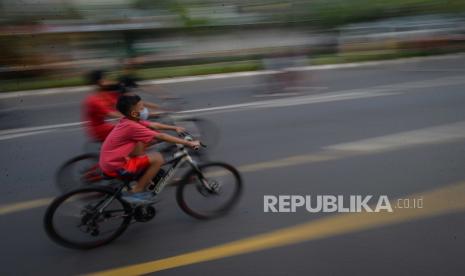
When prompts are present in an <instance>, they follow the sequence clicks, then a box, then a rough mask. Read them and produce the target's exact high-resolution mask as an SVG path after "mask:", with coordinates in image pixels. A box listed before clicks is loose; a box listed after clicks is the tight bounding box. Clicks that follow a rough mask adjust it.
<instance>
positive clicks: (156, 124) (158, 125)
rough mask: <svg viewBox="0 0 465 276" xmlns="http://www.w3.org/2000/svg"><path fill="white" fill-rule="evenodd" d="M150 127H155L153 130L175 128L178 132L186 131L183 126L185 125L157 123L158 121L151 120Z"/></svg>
mask: <svg viewBox="0 0 465 276" xmlns="http://www.w3.org/2000/svg"><path fill="white" fill-rule="evenodd" d="M148 127H149V128H151V129H153V130H173V131H176V132H177V133H180V132H183V131H186V129H185V128H183V127H177V126H171V125H165V124H162V123H156V122H150V123H149V124H148Z"/></svg>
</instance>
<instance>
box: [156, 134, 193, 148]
mask: <svg viewBox="0 0 465 276" xmlns="http://www.w3.org/2000/svg"><path fill="white" fill-rule="evenodd" d="M155 138H156V139H158V140H162V141H165V142H168V143H173V144H181V145H184V146H188V147H191V148H198V147H199V146H200V142H199V141H186V140H184V139H180V138H177V137H174V136H171V135H168V134H165V133H159V134H158V135H157V136H156V137H155Z"/></svg>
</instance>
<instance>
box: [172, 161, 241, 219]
mask: <svg viewBox="0 0 465 276" xmlns="http://www.w3.org/2000/svg"><path fill="white" fill-rule="evenodd" d="M241 193H242V179H241V176H240V174H239V172H238V171H237V170H236V169H235V168H234V167H233V166H231V165H228V164H225V163H218V162H215V163H207V164H203V165H200V166H199V171H197V170H194V169H192V170H191V171H189V172H188V173H187V174H186V175H185V177H184V178H183V180H182V181H181V184H180V185H179V186H178V188H177V192H176V199H177V202H178V204H179V206H180V207H181V209H182V210H183V211H184V212H186V213H187V214H188V215H190V216H193V217H195V218H198V219H211V218H216V217H219V216H222V215H225V214H226V213H227V212H229V211H230V210H231V209H232V207H233V206H234V205H235V204H236V203H237V202H238V200H239V198H240V195H241Z"/></svg>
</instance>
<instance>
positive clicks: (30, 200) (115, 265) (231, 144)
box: [0, 56, 465, 275]
mask: <svg viewBox="0 0 465 276" xmlns="http://www.w3.org/2000/svg"><path fill="white" fill-rule="evenodd" d="M464 73H465V56H454V57H444V58H440V59H433V60H425V61H416V62H407V63H395V64H380V65H373V66H363V67H355V68H342V69H331V70H317V71H307V72H305V73H303V75H304V78H305V81H304V82H303V84H302V87H301V88H300V89H298V92H299V93H297V94H292V95H287V96H281V97H257V95H261V94H262V93H264V92H266V89H267V88H266V85H264V82H263V80H264V79H266V78H264V77H263V76H245V77H236V78H226V79H215V80H204V81H197V82H184V83H173V84H166V85H163V88H165V89H167V90H169V91H171V92H172V93H173V94H176V95H179V96H181V97H183V98H184V99H185V100H186V104H185V106H184V109H185V110H191V111H190V112H189V114H191V115H195V116H199V117H204V118H207V119H209V120H211V121H213V122H214V123H215V124H216V125H218V126H219V128H220V129H221V138H222V139H221V143H220V145H219V146H218V147H217V148H215V149H214V150H212V151H211V153H210V154H211V159H214V160H223V161H226V162H228V163H231V164H233V165H235V166H237V167H238V168H239V169H240V171H241V172H242V174H243V177H244V183H245V192H244V194H243V197H242V199H241V201H240V203H239V205H238V206H237V207H236V208H235V209H234V210H233V211H232V212H231V213H230V214H229V215H228V216H226V217H223V218H220V219H216V220H212V221H198V220H195V219H193V218H190V217H188V216H187V215H185V214H184V213H182V211H181V210H180V209H179V208H178V207H177V206H176V203H175V200H174V190H173V189H172V188H169V189H167V190H166V191H165V192H164V193H163V194H162V195H161V199H162V201H161V202H160V203H159V204H157V205H156V208H157V210H158V211H159V213H158V215H157V217H156V218H155V219H154V220H152V221H150V222H147V223H144V224H142V223H138V224H134V225H132V226H131V227H130V228H129V229H128V231H127V232H125V233H124V234H123V235H122V236H121V237H120V238H119V239H117V240H116V241H114V242H113V243H111V244H109V245H107V246H105V247H102V248H98V249H95V250H91V251H75V250H70V249H66V248H62V247H60V246H58V245H56V244H54V243H53V242H52V241H50V240H49V239H48V238H47V236H46V235H45V233H44V230H43V227H42V217H43V214H44V211H45V207H46V202H47V201H48V199H49V198H51V197H54V196H56V195H58V192H57V191H56V189H55V187H54V183H53V175H54V172H55V170H56V169H57V167H58V166H59V165H60V164H61V163H62V162H64V160H66V159H68V158H70V157H72V156H74V155H77V154H79V153H80V152H82V147H83V144H84V143H85V136H84V134H83V132H82V130H81V129H80V127H79V126H78V125H75V124H73V123H77V122H79V102H80V100H81V99H82V97H83V96H84V94H83V93H67V94H60V95H43V96H24V97H17V98H10V99H3V100H2V101H1V102H0V106H1V108H2V111H1V113H0V152H1V153H2V154H1V155H0V164H1V166H0V173H1V176H2V177H1V180H0V182H1V188H2V190H3V192H2V193H1V195H0V202H1V205H0V225H1V227H0V235H1V237H2V238H1V242H0V252H1V259H0V274H1V275H71V274H87V273H96V272H104V271H109V272H110V274H112V275H118V274H117V273H122V275H127V274H139V273H151V272H155V271H157V272H158V273H159V274H160V275H206V274H222V275H238V274H242V275H419V274H423V275H463V274H464V273H465V262H464V261H463V256H464V253H465V220H464V211H465V201H464V200H463V198H464V196H465V188H464V187H465V170H464V169H463V168H464V164H465V148H464V146H465V112H464V107H465V74H464ZM148 90H149V91H150V88H149V89H148ZM145 97H146V98H147V99H150V100H155V97H153V96H152V94H151V93H150V92H149V93H147V94H145ZM59 124H66V125H59ZM265 195H275V196H278V195H303V196H305V195H312V196H316V195H335V196H337V195H343V196H345V197H350V196H351V195H353V196H356V195H361V196H366V195H373V196H374V197H379V196H383V195H385V196H387V197H388V198H389V200H391V201H392V202H393V205H392V207H393V212H392V213H389V214H386V213H385V212H384V213H324V212H318V213H309V212H307V211H305V209H299V210H298V211H297V212H295V213H270V212H268V213H265V212H264V196H265ZM398 198H401V199H407V200H410V201H409V202H411V203H410V204H412V202H413V199H419V198H422V199H423V206H422V207H423V208H408V209H407V208H400V207H401V206H398V205H395V204H396V203H398V201H397V200H396V199H398ZM417 207H418V206H417ZM232 242H233V243H232ZM206 249H207V250H206ZM186 253H190V254H186ZM133 265H139V266H133ZM114 269H117V270H114ZM118 269H124V270H118ZM158 273H157V274H158Z"/></svg>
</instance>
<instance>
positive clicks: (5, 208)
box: [0, 198, 53, 215]
mask: <svg viewBox="0 0 465 276" xmlns="http://www.w3.org/2000/svg"><path fill="white" fill-rule="evenodd" d="M52 200H53V198H39V199H35V200H30V201H24V202H19V203H13V204H8V205H1V206H0V215H7V214H11V213H15V212H20V211H24V210H29V209H33V208H38V207H42V206H47V205H48V204H50V202H51V201H52Z"/></svg>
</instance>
